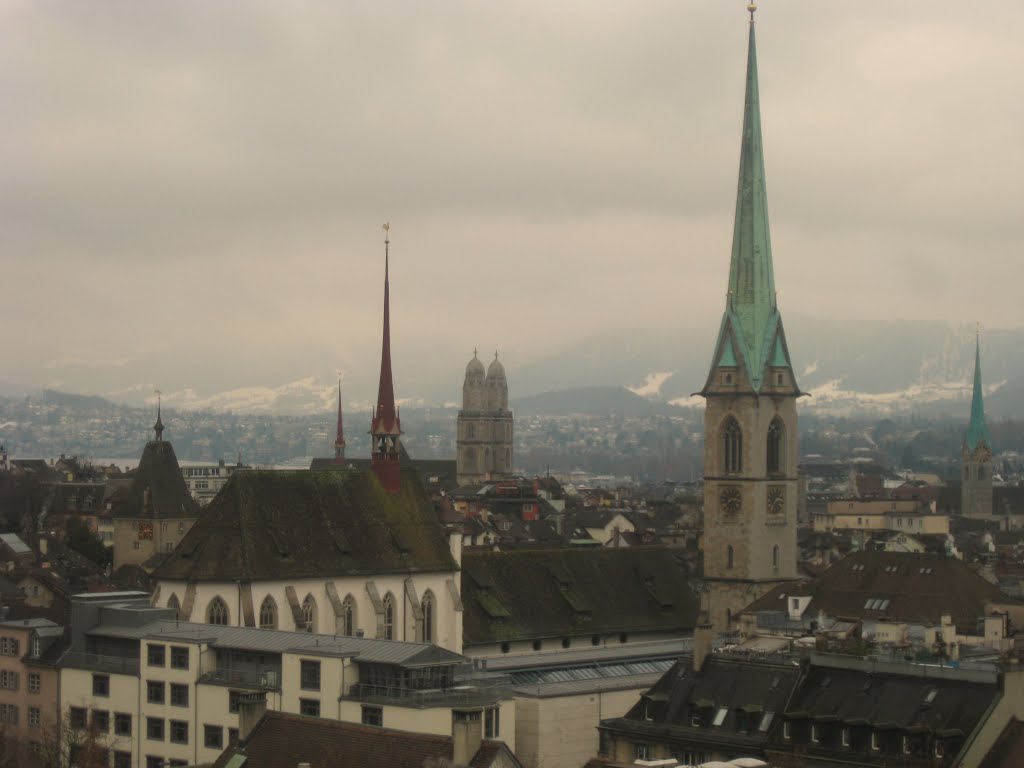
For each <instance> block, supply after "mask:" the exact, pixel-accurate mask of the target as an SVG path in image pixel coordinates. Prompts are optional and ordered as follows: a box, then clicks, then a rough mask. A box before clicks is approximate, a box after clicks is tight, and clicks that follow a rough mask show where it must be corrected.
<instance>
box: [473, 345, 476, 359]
mask: <svg viewBox="0 0 1024 768" xmlns="http://www.w3.org/2000/svg"><path fill="white" fill-rule="evenodd" d="M473 357H476V347H473Z"/></svg>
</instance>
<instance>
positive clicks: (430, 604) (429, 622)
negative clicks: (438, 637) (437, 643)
mask: <svg viewBox="0 0 1024 768" xmlns="http://www.w3.org/2000/svg"><path fill="white" fill-rule="evenodd" d="M421 607H422V609H423V632H422V637H421V638H420V639H421V640H422V641H423V642H424V643H432V642H434V593H433V592H430V591H429V590H428V591H427V594H425V595H424V596H423V605H422V606H421Z"/></svg>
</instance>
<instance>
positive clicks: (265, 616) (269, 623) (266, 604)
mask: <svg viewBox="0 0 1024 768" xmlns="http://www.w3.org/2000/svg"><path fill="white" fill-rule="evenodd" d="M260 629H277V603H275V602H274V598H272V597H271V596H270V595H267V596H266V597H265V598H263V603H262V604H261V605H260Z"/></svg>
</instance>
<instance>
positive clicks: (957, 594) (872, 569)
mask: <svg viewBox="0 0 1024 768" xmlns="http://www.w3.org/2000/svg"><path fill="white" fill-rule="evenodd" d="M786 594H789V595H810V596H811V602H810V604H809V605H808V606H807V609H806V611H805V613H809V614H816V613H817V612H818V611H824V612H825V614H826V615H828V616H835V617H846V618H862V619H888V620H891V621H905V622H910V623H925V624H938V623H939V622H940V621H941V619H942V616H943V614H950V616H951V617H952V620H953V623H954V624H955V625H957V626H958V627H960V628H971V629H973V627H974V626H975V623H976V622H977V620H978V618H979V617H981V616H984V615H985V608H986V606H987V605H990V604H993V603H997V604H1004V605H1005V604H1007V603H1013V602H1016V601H1015V600H1013V599H1012V598H1010V597H1009V596H1007V595H1006V594H1005V593H1003V592H1002V591H1001V590H1000V589H999V588H998V587H996V586H995V585H993V584H990V583H989V582H988V581H986V580H985V579H983V578H982V577H981V576H980V575H979V574H978V573H976V572H975V571H974V570H972V569H971V568H970V567H969V566H967V565H965V564H964V563H963V562H961V561H960V560H957V559H955V558H950V557H943V556H941V555H934V554H930V553H929V554H925V553H910V552H884V551H863V552H855V553H853V554H851V555H848V556H847V557H844V558H843V559H842V560H840V561H839V562H837V563H835V564H834V565H833V566H832V567H831V568H829V569H828V570H827V571H825V572H824V573H823V574H821V575H820V576H819V577H818V578H816V579H814V580H812V581H805V582H793V583H790V584H783V585H780V586H778V587H775V588H774V589H772V590H770V591H769V592H767V593H766V594H764V595H763V596H761V597H760V598H758V599H757V600H755V601H754V602H753V603H751V604H750V605H749V606H747V608H746V609H745V610H744V613H756V612H758V611H772V610H778V609H779V606H780V601H781V600H782V596H783V595H786ZM869 601H870V605H871V606H872V607H867V606H868V604H869ZM883 606H884V607H883Z"/></svg>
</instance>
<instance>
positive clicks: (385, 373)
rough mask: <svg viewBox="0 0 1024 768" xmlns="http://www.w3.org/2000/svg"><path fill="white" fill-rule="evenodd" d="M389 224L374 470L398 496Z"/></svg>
mask: <svg viewBox="0 0 1024 768" xmlns="http://www.w3.org/2000/svg"><path fill="white" fill-rule="evenodd" d="M388 229H389V225H388V224H385V225H384V340H383V342H382V344H381V351H380V387H379V388H378V390H377V406H376V408H374V409H373V421H372V423H371V426H370V434H371V435H372V436H373V448H372V454H371V455H372V463H373V471H374V473H375V474H376V475H377V479H378V480H380V484H381V485H382V486H383V487H384V490H386V491H388V492H389V493H398V490H399V486H400V477H399V465H398V450H399V440H400V439H401V435H402V422H401V419H400V418H399V413H398V408H397V407H396V406H395V385H394V383H393V382H392V379H391V312H390V295H389V294H390V289H389V286H388V259H389V254H388V248H389V245H390V240H389V239H388Z"/></svg>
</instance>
